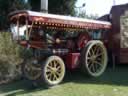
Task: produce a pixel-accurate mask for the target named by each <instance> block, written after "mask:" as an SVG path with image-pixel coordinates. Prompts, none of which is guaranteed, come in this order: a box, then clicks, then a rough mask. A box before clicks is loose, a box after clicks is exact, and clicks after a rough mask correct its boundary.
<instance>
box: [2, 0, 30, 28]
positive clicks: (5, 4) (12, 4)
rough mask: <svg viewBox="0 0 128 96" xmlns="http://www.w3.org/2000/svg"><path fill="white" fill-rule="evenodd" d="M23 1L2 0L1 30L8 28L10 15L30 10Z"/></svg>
mask: <svg viewBox="0 0 128 96" xmlns="http://www.w3.org/2000/svg"><path fill="white" fill-rule="evenodd" d="M29 8H30V6H29V5H28V4H27V3H25V2H24V1H23V0H0V30H6V29H7V28H8V14H9V13H10V12H12V11H15V10H22V9H29Z"/></svg>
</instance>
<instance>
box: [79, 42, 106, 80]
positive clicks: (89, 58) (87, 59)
mask: <svg viewBox="0 0 128 96" xmlns="http://www.w3.org/2000/svg"><path fill="white" fill-rule="evenodd" d="M107 62H108V57H107V51H106V48H105V47H104V45H103V43H102V42H101V41H90V42H88V44H87V45H86V46H85V47H84V48H83V50H82V52H81V65H82V66H81V68H82V71H83V72H84V73H86V74H87V75H89V76H91V77H97V76H100V75H102V74H103V72H104V71H105V69H106V66H107Z"/></svg>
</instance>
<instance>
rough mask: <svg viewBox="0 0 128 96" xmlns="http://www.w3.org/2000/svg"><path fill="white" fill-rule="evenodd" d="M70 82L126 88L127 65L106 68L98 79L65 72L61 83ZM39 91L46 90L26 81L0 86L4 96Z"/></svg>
mask: <svg viewBox="0 0 128 96" xmlns="http://www.w3.org/2000/svg"><path fill="white" fill-rule="evenodd" d="M70 82H74V83H80V84H101V85H102V84H106V85H115V86H128V65H119V66H117V67H116V69H115V70H113V69H112V68H108V69H107V71H106V72H105V73H104V74H103V75H102V76H100V77H98V78H89V77H87V76H84V74H83V73H81V72H79V71H74V72H67V73H66V76H65V79H64V82H63V83H64V84H65V83H70ZM62 85H63V84H62ZM39 90H42V91H43V90H47V88H45V87H44V86H42V87H38V88H35V87H33V86H32V84H31V82H29V81H26V80H22V81H17V82H15V83H11V84H8V85H2V86H0V91H1V92H2V93H7V94H6V96H16V95H18V94H19V95H21V94H25V93H30V92H36V91H39Z"/></svg>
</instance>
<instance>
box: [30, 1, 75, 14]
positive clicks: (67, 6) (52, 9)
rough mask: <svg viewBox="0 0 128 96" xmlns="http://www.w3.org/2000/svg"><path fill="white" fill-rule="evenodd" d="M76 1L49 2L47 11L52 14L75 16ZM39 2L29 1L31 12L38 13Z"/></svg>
mask: <svg viewBox="0 0 128 96" xmlns="http://www.w3.org/2000/svg"><path fill="white" fill-rule="evenodd" d="M76 1H77V0H49V2H48V11H49V13H53V14H63V15H72V16H74V15H75V9H74V7H75V3H76ZM40 2H41V1H40V0H29V3H30V4H31V6H32V10H34V11H40Z"/></svg>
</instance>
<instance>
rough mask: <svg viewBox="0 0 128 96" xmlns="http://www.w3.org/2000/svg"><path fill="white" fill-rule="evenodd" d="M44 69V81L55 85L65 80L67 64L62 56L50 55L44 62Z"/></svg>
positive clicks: (49, 84)
mask: <svg viewBox="0 0 128 96" xmlns="http://www.w3.org/2000/svg"><path fill="white" fill-rule="evenodd" d="M42 71H43V73H42V78H43V82H44V83H45V84H46V85H48V86H54V85H57V84H59V83H60V82H61V81H62V80H63V78H64V75H65V65H64V62H63V60H62V59H61V58H60V57H58V56H50V57H48V58H47V60H46V62H45V63H44V64H43V68H42Z"/></svg>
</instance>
